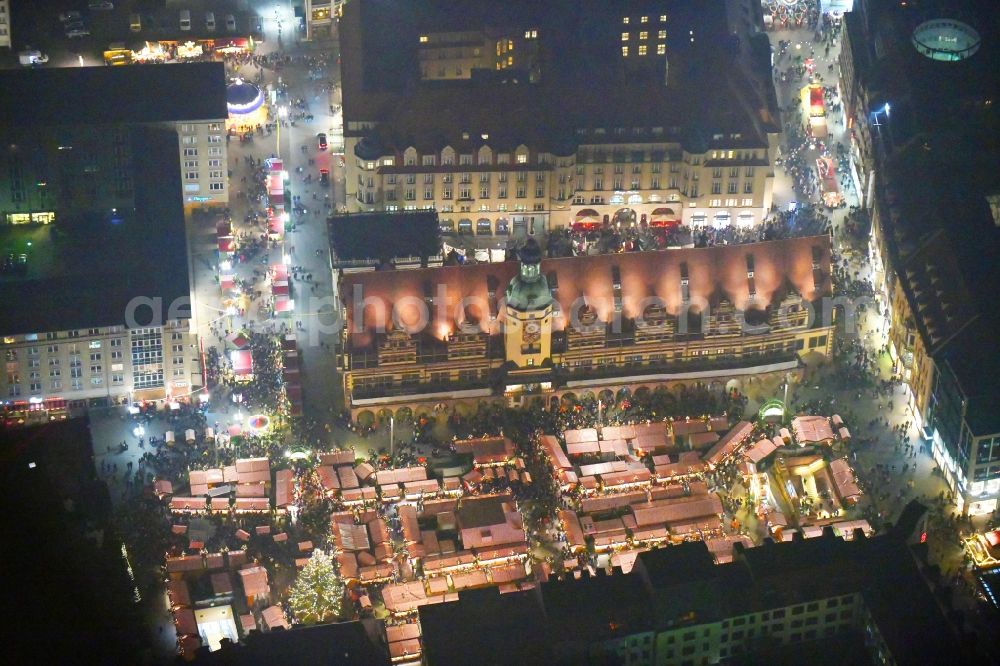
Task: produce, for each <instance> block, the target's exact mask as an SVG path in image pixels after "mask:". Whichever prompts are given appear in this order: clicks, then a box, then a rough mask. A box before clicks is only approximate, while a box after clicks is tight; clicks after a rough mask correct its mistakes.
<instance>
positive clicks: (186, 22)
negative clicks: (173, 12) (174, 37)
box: [181, 9, 191, 32]
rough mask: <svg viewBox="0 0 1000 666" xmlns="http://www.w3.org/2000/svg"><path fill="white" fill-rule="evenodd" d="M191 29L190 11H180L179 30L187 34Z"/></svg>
mask: <svg viewBox="0 0 1000 666" xmlns="http://www.w3.org/2000/svg"><path fill="white" fill-rule="evenodd" d="M190 29H191V11H190V10H187V9H182V10H181V30H184V31H185V32H187V31H188V30H190Z"/></svg>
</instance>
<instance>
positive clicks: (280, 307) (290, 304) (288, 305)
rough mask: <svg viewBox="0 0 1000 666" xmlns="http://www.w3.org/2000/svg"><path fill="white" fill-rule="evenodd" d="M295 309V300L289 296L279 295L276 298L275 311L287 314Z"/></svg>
mask: <svg viewBox="0 0 1000 666" xmlns="http://www.w3.org/2000/svg"><path fill="white" fill-rule="evenodd" d="M294 309H295V301H293V300H292V299H290V298H288V297H287V296H278V297H276V298H275V299H274V311H275V312H276V313H278V314H287V313H289V312H291V311H292V310H294Z"/></svg>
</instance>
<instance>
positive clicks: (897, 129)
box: [841, 0, 1000, 514]
mask: <svg viewBox="0 0 1000 666" xmlns="http://www.w3.org/2000/svg"><path fill="white" fill-rule="evenodd" d="M994 9H995V8H994V6H993V4H992V3H989V2H985V1H982V0H963V1H962V2H957V3H953V5H952V6H951V7H950V8H949V10H948V11H949V12H951V14H949V15H940V16H938V15H933V13H931V14H928V13H927V12H917V11H913V10H912V9H911V8H909V7H907V6H905V5H903V4H901V3H889V2H863V3H861V2H859V3H856V5H855V11H853V12H851V13H849V14H847V15H846V16H845V22H844V26H845V27H844V48H843V50H842V52H841V89H842V90H843V91H844V105H845V113H846V115H847V119H848V123H849V126H850V128H851V137H852V147H851V154H852V170H853V173H854V177H855V178H856V182H857V184H858V185H859V187H860V188H861V192H862V194H863V204H864V205H865V206H866V207H867V208H868V209H869V212H870V215H871V220H872V230H871V239H870V247H869V259H870V261H871V265H872V266H873V268H874V271H873V283H874V287H875V294H876V300H877V303H878V307H879V308H880V310H881V312H882V313H883V315H884V316H885V318H886V322H885V325H886V326H887V330H888V337H889V353H890V356H891V358H892V361H893V369H894V371H895V372H896V373H897V374H898V376H899V377H900V379H902V380H903V382H904V383H905V386H906V387H907V389H908V391H907V400H908V405H909V407H910V411H911V413H912V415H913V418H914V422H915V423H916V424H917V425H918V426H919V427H921V428H922V430H923V433H924V437H925V438H926V439H927V440H928V441H929V442H930V444H931V448H932V452H933V454H934V458H935V460H936V462H937V463H938V465H939V467H940V468H941V470H942V472H943V475H944V478H945V480H946V481H947V482H948V484H949V486H950V487H951V488H952V490H953V491H954V492H955V495H956V504H957V505H958V507H959V508H960V509H962V511H964V512H968V513H974V514H975V513H983V512H990V511H993V510H994V509H995V508H996V507H997V501H998V499H1000V447H995V446H994V443H995V442H996V441H997V440H998V435H1000V419H998V418H997V412H996V409H995V405H996V404H998V402H1000V383H998V381H1000V380H998V377H1000V365H998V356H1000V354H998V350H997V345H996V335H995V332H996V330H997V329H998V327H1000V322H998V320H997V315H996V308H995V306H994V300H995V298H996V295H995V288H996V287H995V285H996V284H997V283H998V281H1000V275H998V273H997V268H996V261H995V257H996V256H997V254H998V253H1000V206H998V205H997V202H998V201H1000V178H998V177H997V168H996V164H997V159H998V157H1000V156H998V153H997V150H996V149H995V148H994V147H993V146H994V145H995V142H994V141H993V136H994V134H995V130H994V128H995V127H996V126H997V123H998V118H997V113H998V112H997V105H996V103H995V101H996V100H995V92H996V90H997V89H998V88H1000V79H998V74H997V69H996V67H995V66H994V63H995V62H996V61H997V58H998V57H1000V55H998V54H997V49H998V47H1000V33H998V32H997V30H996V27H995V21H994V20H993V13H994ZM991 54H992V55H991Z"/></svg>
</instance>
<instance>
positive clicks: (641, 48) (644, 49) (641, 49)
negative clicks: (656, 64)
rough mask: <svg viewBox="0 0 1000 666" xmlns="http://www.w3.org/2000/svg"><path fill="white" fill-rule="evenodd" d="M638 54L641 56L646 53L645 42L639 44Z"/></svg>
mask: <svg viewBox="0 0 1000 666" xmlns="http://www.w3.org/2000/svg"><path fill="white" fill-rule="evenodd" d="M639 55H641V56H644V55H646V45H645V44H641V45H640V46H639Z"/></svg>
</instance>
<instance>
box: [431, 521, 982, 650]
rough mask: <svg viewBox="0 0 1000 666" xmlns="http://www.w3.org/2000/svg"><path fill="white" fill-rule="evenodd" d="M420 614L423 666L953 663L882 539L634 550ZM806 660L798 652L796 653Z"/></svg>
mask: <svg viewBox="0 0 1000 666" xmlns="http://www.w3.org/2000/svg"><path fill="white" fill-rule="evenodd" d="M458 596H459V598H458V601H453V602H446V603H441V604H431V605H424V606H421V607H420V609H419V612H420V624H421V627H422V630H423V636H422V641H423V661H424V663H425V664H428V665H430V666H436V665H437V664H455V665H458V664H474V663H479V662H478V661H477V660H478V659H479V658H480V657H479V655H482V654H489V655H490V656H491V661H493V662H494V663H499V664H541V663H547V664H581V663H616V664H629V665H653V664H664V665H667V664H676V665H679V666H681V665H684V666H687V665H690V666H693V665H694V664H716V663H768V664H773V663H802V662H803V659H805V660H806V661H808V662H809V663H812V664H844V663H875V664H928V663H952V662H956V663H957V662H964V661H965V660H966V659H968V658H969V657H970V656H971V655H969V654H965V653H964V652H963V647H962V646H961V645H960V643H959V641H958V639H957V637H956V634H955V631H954V630H953V629H952V627H951V626H950V624H949V623H948V621H947V620H946V619H945V617H944V614H943V613H942V612H941V610H940V609H939V607H938V605H937V603H936V601H935V599H934V597H933V596H932V595H931V592H930V589H929V588H928V587H927V585H926V584H925V583H924V581H923V579H922V577H921V574H920V572H919V570H918V568H917V564H916V561H915V559H914V557H913V555H912V553H911V552H910V551H909V549H908V548H907V547H906V545H905V543H904V542H903V541H902V540H901V539H900V537H898V536H897V535H895V534H890V535H886V536H879V537H872V538H865V537H864V536H863V535H862V534H861V533H860V531H858V532H856V533H855V536H854V538H853V539H851V540H849V541H848V540H844V539H841V538H839V537H836V536H834V534H833V531H832V529H831V528H827V530H826V532H825V533H824V534H823V535H822V536H819V537H816V538H813V539H805V540H803V539H796V540H793V541H791V542H787V543H780V544H775V543H770V542H768V543H765V544H764V545H762V546H759V547H756V548H743V547H742V545H739V544H738V545H737V546H736V547H735V549H734V561H733V562H730V563H728V564H720V565H716V564H714V563H713V560H712V555H711V553H710V552H709V550H708V548H707V547H706V545H705V544H704V542H702V541H693V542H686V543H683V544H680V545H677V546H670V547H666V548H662V549H659V550H652V551H646V552H643V553H640V554H639V556H638V558H637V560H636V562H635V565H634V567H633V568H632V570H631V571H630V572H629V573H621V572H620V571H617V570H616V571H615V573H613V574H607V575H605V572H604V571H598V572H597V573H596V575H592V576H589V577H588V576H586V575H585V576H584V577H583V578H581V579H580V580H574V579H573V577H570V576H567V578H566V579H565V580H554V579H550V580H548V581H547V582H542V583H540V584H539V585H537V586H536V587H535V588H533V589H530V590H527V591H516V592H508V593H506V594H499V593H498V592H497V590H496V588H486V589H481V590H470V591H468V592H460V593H459V595H458ZM805 655H808V656H807V657H806V656H805Z"/></svg>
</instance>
